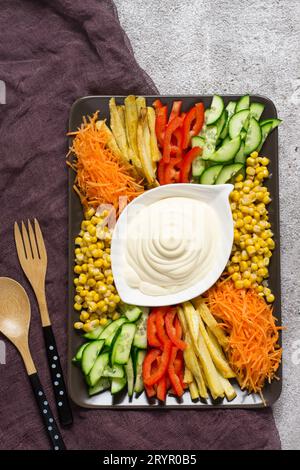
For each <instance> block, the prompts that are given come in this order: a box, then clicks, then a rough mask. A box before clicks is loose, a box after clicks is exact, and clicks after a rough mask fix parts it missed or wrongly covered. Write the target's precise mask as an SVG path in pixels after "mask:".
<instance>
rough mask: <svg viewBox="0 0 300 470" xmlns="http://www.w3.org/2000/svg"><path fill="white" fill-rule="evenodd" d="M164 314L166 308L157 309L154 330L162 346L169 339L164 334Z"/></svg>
mask: <svg viewBox="0 0 300 470" xmlns="http://www.w3.org/2000/svg"><path fill="white" fill-rule="evenodd" d="M165 314H166V308H164V307H161V308H160V309H157V313H156V330H157V336H158V339H159V341H160V342H161V343H162V344H165V343H166V342H168V341H169V337H168V335H167V333H166V328H165Z"/></svg>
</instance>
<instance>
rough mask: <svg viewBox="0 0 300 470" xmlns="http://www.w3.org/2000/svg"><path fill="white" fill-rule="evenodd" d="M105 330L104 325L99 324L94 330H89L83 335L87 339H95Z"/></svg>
mask: <svg viewBox="0 0 300 470" xmlns="http://www.w3.org/2000/svg"><path fill="white" fill-rule="evenodd" d="M103 330H104V326H102V325H99V326H97V328H95V329H94V330H92V331H89V332H88V333H85V335H83V337H84V338H86V339H93V340H94V339H98V338H99V336H100V335H101V333H102V331H103Z"/></svg>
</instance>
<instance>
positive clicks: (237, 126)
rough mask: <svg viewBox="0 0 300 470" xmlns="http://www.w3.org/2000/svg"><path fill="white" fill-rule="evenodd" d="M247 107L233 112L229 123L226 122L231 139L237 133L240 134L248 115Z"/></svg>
mask: <svg viewBox="0 0 300 470" xmlns="http://www.w3.org/2000/svg"><path fill="white" fill-rule="evenodd" d="M249 113H250V111H249V109H244V110H242V111H239V112H238V113H235V114H234V115H233V116H231V118H230V121H229V124H228V131H229V135H230V138H231V139H234V138H235V137H237V136H238V135H240V133H241V131H242V129H243V127H244V126H245V124H246V122H247V119H248V117H249Z"/></svg>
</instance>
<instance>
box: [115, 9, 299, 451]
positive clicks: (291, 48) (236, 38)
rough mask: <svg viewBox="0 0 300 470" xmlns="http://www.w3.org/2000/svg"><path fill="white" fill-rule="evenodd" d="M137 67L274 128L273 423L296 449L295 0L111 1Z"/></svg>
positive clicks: (167, 85) (177, 89) (171, 89)
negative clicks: (253, 108)
mask: <svg viewBox="0 0 300 470" xmlns="http://www.w3.org/2000/svg"><path fill="white" fill-rule="evenodd" d="M115 3H116V5H117V8H118V12H119V17H120V21H121V24H122V26H123V28H124V30H125V31H126V33H127V34H128V37H129V39H130V41H131V44H132V46H133V49H134V52H135V56H136V58H137V60H138V62H139V64H140V65H141V66H142V67H143V68H144V69H145V70H146V72H148V74H149V75H150V76H151V78H152V79H153V80H154V82H155V84H156V86H157V87H158V89H159V91H160V92H161V93H162V94H180V93H182V94H191V93H198V94H211V93H214V92H218V93H220V94H222V93H224V94H225V93H232V94H240V93H255V94H261V95H265V96H267V97H269V98H271V99H272V100H273V101H274V103H275V105H276V107H277V110H278V114H279V117H280V118H282V119H283V120H284V124H283V125H282V126H281V127H280V131H279V139H280V142H279V144H280V147H279V149H280V205H281V207H280V215H281V247H282V294H283V299H282V300H283V306H282V316H283V322H284V324H285V325H286V326H287V331H285V332H284V335H283V341H284V350H285V352H284V370H283V373H284V383H283V392H282V395H281V398H280V400H279V401H278V402H277V403H276V405H275V406H274V415H275V419H276V423H277V426H278V429H279V432H280V436H281V440H282V446H283V448H284V449H300V282H299V277H300V230H299V225H300V191H299V186H300V21H299V18H300V0H265V1H262V0H163V1H161V0H152V1H145V0H115Z"/></svg>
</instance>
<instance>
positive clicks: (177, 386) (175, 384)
mask: <svg viewBox="0 0 300 470" xmlns="http://www.w3.org/2000/svg"><path fill="white" fill-rule="evenodd" d="M177 351H178V349H177V348H176V346H173V347H172V351H171V356H170V362H169V367H168V375H169V377H170V382H171V384H172V388H173V390H174V393H175V394H176V395H177V396H178V397H181V396H182V395H183V387H182V384H181V380H180V377H178V375H177V373H176V370H175V360H176V356H177Z"/></svg>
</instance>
